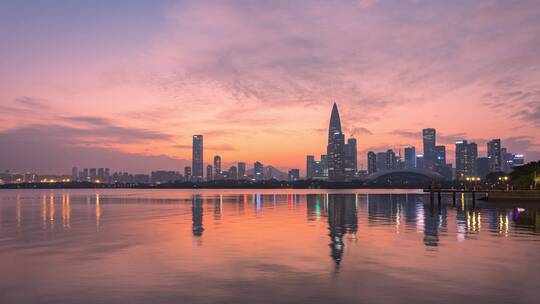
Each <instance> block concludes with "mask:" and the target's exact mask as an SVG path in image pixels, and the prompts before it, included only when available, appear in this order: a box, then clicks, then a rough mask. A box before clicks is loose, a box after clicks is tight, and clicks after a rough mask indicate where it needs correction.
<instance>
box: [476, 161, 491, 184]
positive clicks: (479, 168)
mask: <svg viewBox="0 0 540 304" xmlns="http://www.w3.org/2000/svg"><path fill="white" fill-rule="evenodd" d="M476 173H477V175H478V177H480V178H482V179H484V178H486V176H487V175H488V174H489V158H487V157H478V158H477V159H476Z"/></svg>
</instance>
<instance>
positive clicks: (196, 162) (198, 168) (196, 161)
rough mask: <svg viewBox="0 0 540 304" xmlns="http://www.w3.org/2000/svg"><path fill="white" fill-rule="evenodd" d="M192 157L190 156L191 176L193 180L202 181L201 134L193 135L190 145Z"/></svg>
mask: <svg viewBox="0 0 540 304" xmlns="http://www.w3.org/2000/svg"><path fill="white" fill-rule="evenodd" d="M192 149H193V151H192V157H191V168H192V174H193V175H192V177H193V180H195V181H202V180H203V174H204V164H203V160H204V158H203V136H202V135H193V146H192Z"/></svg>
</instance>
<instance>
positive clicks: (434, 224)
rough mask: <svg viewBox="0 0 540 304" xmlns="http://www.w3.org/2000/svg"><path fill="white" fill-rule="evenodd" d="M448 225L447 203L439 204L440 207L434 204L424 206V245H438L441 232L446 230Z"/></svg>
mask: <svg viewBox="0 0 540 304" xmlns="http://www.w3.org/2000/svg"><path fill="white" fill-rule="evenodd" d="M446 227H447V210H446V205H442V206H439V208H435V207H434V206H430V207H425V208H424V245H426V246H438V245H439V233H440V232H441V231H446Z"/></svg>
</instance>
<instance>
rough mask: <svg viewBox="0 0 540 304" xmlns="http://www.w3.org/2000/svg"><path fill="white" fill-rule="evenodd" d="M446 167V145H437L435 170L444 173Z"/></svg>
mask: <svg viewBox="0 0 540 304" xmlns="http://www.w3.org/2000/svg"><path fill="white" fill-rule="evenodd" d="M445 167H446V147H445V146H435V171H437V172H439V173H441V174H442V171H443V170H444V168H445Z"/></svg>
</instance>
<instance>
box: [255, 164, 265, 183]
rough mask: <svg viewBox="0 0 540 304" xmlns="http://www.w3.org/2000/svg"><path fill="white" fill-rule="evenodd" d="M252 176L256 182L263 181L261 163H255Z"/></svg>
mask: <svg viewBox="0 0 540 304" xmlns="http://www.w3.org/2000/svg"><path fill="white" fill-rule="evenodd" d="M253 175H254V177H255V179H256V180H263V179H264V166H263V164H262V163H261V162H255V163H254V164H253Z"/></svg>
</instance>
